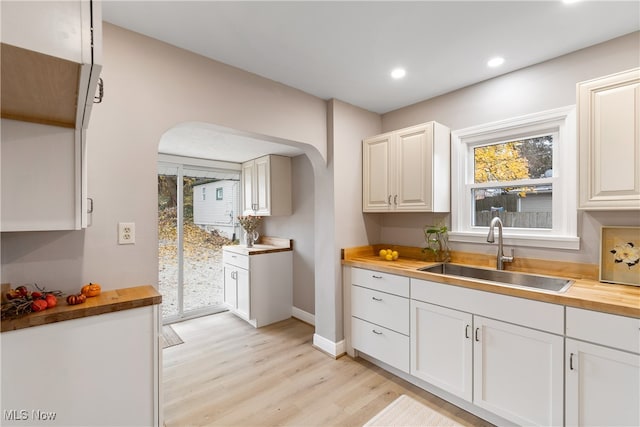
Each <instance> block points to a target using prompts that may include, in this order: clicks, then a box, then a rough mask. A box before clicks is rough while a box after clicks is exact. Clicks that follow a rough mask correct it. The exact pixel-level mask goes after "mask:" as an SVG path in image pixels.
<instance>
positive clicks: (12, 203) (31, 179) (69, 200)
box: [0, 0, 102, 231]
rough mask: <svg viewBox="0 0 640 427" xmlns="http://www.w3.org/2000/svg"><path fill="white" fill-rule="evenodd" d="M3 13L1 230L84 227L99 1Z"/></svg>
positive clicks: (18, 4)
mask: <svg viewBox="0 0 640 427" xmlns="http://www.w3.org/2000/svg"><path fill="white" fill-rule="evenodd" d="M0 7H1V14H0V15H1V20H2V25H1V28H2V43H1V52H0V53H1V55H0V57H1V59H2V72H1V73H0V75H1V79H2V82H1V85H2V98H1V116H2V140H1V150H2V161H1V163H2V180H1V185H2V188H1V199H2V200H1V205H2V214H1V221H0V231H45V230H78V229H81V228H85V227H86V226H87V222H88V218H87V211H88V209H89V207H90V203H89V201H88V199H87V180H86V177H87V170H86V160H87V158H86V138H85V130H86V128H87V126H88V123H89V116H90V113H91V109H92V106H93V103H94V96H95V94H96V89H97V86H98V79H99V74H100V69H101V65H100V64H101V61H102V48H101V44H102V14H101V5H100V2H98V1H90V0H74V1H34V2H31V1H3V2H2V3H1V4H0Z"/></svg>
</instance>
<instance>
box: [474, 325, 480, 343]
mask: <svg viewBox="0 0 640 427" xmlns="http://www.w3.org/2000/svg"><path fill="white" fill-rule="evenodd" d="M478 332H480V328H476V333H475V336H476V341H480V338H479V337H478Z"/></svg>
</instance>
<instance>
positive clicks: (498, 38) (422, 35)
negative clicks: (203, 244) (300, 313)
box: [102, 0, 640, 160]
mask: <svg viewBox="0 0 640 427" xmlns="http://www.w3.org/2000/svg"><path fill="white" fill-rule="evenodd" d="M102 6H103V19H104V20H105V21H108V22H110V23H113V24H115V25H118V26H121V27H124V28H127V29H130V30H133V31H136V32H139V33H142V34H145V35H148V36H150V37H153V38H156V39H159V40H162V41H165V42H167V43H170V44H172V45H175V46H178V47H181V48H184V49H187V50H190V51H193V52H195V53H198V54H201V55H204V56H207V57H210V58H213V59H215V60H218V61H220V62H223V63H226V64H229V65H232V66H235V67H238V68H241V69H243V70H246V71H249V72H252V73H255V74H258V75H260V76H263V77H266V78H269V79H272V80H275V81H278V82H281V83H284V84H286V85H288V86H291V87H294V88H298V89H300V90H302V91H304V92H307V93H309V94H312V95H315V96H317V97H320V98H322V99H330V98H337V99H340V100H342V101H345V102H348V103H351V104H354V105H357V106H359V107H362V108H365V109H367V110H370V111H374V112H377V113H385V112H388V111H391V110H394V109H397V108H400V107H403V106H406V105H410V104H413V103H416V102H419V101H421V100H425V99H429V98H432V97H434V96H437V95H441V94H444V93H447V92H451V91H453V90H456V89H459V88H461V87H464V86H468V85H471V84H474V83H477V82H480V81H483V80H486V79H490V78H492V77H495V76H498V75H500V74H504V73H508V72H510V71H513V70H516V69H519V68H523V67H527V66H529V65H532V64H536V63H539V62H543V61H545V60H548V59H551V58H555V57H558V56H561V55H563V54H566V53H569V52H572V51H575V50H578V49H581V48H585V47H588V46H591V45H594V44H597V43H601V42H603V41H606V40H610V39H612V38H615V37H618V36H621V35H624V34H628V33H631V32H633V31H638V30H640V1H637V0H634V1H621V2H618V1H584V2H578V3H574V4H564V3H563V2H561V1H559V0H554V1H494V2H488V1H466V2H463V1H413V2H399V1H373V2H370V1H353V2H346V1H316V2H313V1H284V2H272V1H258V2H245V1H232V2H223V1H115V0H105V1H103V3H102ZM496 55H500V56H503V57H504V58H505V60H506V61H505V63H504V65H503V66H501V67H499V68H497V69H490V68H488V67H487V66H486V62H487V60H488V59H489V58H490V57H492V56H496ZM397 66H402V67H404V68H406V70H407V75H406V77H405V78H404V79H402V80H393V79H391V78H390V76H389V73H390V71H391V69H392V68H394V67H397ZM221 160H222V159H221Z"/></svg>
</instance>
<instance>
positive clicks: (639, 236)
mask: <svg viewBox="0 0 640 427" xmlns="http://www.w3.org/2000/svg"><path fill="white" fill-rule="evenodd" d="M600 281H601V282H605V283H617V284H622V285H633V286H640V227H602V229H601V233H600Z"/></svg>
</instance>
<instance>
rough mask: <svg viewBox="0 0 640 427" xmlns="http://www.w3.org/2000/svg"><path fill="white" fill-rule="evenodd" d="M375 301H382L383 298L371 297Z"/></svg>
mask: <svg viewBox="0 0 640 427" xmlns="http://www.w3.org/2000/svg"><path fill="white" fill-rule="evenodd" d="M371 299H373V300H374V301H382V298H376V297H371Z"/></svg>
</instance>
